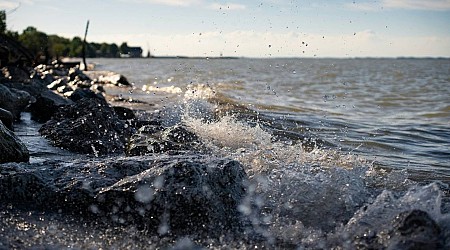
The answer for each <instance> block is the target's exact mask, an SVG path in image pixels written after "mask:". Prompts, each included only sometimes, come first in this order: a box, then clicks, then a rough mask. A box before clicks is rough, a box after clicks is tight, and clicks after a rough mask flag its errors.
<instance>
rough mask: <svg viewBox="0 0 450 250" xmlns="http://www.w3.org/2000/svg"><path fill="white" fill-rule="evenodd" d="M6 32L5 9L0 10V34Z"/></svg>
mask: <svg viewBox="0 0 450 250" xmlns="http://www.w3.org/2000/svg"><path fill="white" fill-rule="evenodd" d="M5 33H6V11H4V10H0V34H5Z"/></svg>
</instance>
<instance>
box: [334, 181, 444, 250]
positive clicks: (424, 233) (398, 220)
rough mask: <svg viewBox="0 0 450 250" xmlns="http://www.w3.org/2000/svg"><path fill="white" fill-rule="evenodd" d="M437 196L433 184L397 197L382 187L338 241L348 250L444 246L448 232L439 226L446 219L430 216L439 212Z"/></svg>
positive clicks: (434, 247) (347, 226) (437, 189)
mask: <svg viewBox="0 0 450 250" xmlns="http://www.w3.org/2000/svg"><path fill="white" fill-rule="evenodd" d="M441 196H442V193H441V191H440V188H439V186H438V185H437V184H436V183H432V184H429V185H427V186H423V187H420V186H417V187H412V188H410V190H408V192H406V193H405V194H404V196H403V197H399V198H397V197H395V196H394V195H393V194H392V192H390V191H386V190H385V191H383V192H382V193H381V194H380V195H378V197H377V198H376V200H375V201H374V202H373V203H371V204H370V205H365V206H363V207H362V208H360V209H359V210H358V211H357V212H356V213H355V215H354V217H353V218H351V219H350V220H349V222H348V223H347V225H345V227H344V230H342V233H343V234H342V235H343V236H344V238H343V239H342V242H351V245H352V246H351V247H350V246H347V248H352V249H353V248H354V249H444V247H443V246H444V245H445V244H446V243H445V240H444V239H445V238H446V237H447V238H448V235H447V236H445V233H444V231H445V230H442V229H441V228H448V226H447V225H448V219H447V221H446V220H445V219H444V220H441V221H437V220H435V219H434V218H439V214H441V207H440V205H441ZM417 201H421V202H417ZM433 216H434V218H433Z"/></svg>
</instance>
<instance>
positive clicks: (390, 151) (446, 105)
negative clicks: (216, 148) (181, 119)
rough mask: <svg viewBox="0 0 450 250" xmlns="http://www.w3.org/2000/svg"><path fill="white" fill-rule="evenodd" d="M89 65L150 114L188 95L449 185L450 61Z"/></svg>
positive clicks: (279, 129)
mask: <svg viewBox="0 0 450 250" xmlns="http://www.w3.org/2000/svg"><path fill="white" fill-rule="evenodd" d="M93 62H94V63H97V68H96V69H98V70H102V69H105V70H111V71H116V72H119V73H122V74H124V75H125V76H127V77H128V79H129V80H130V81H132V82H134V84H135V85H134V87H135V89H134V91H133V92H131V93H127V92H124V93H122V94H123V95H124V96H125V97H127V98H134V99H140V100H145V101H148V102H150V103H153V104H155V105H156V106H155V107H156V109H162V108H163V107H169V106H171V105H177V104H179V103H183V102H186V99H188V98H191V97H194V96H195V97H198V98H202V99H204V100H207V101H209V102H210V103H212V104H218V103H220V104H222V105H223V104H224V103H227V104H232V105H234V106H238V107H240V108H241V109H240V111H242V112H246V110H244V109H250V110H252V111H256V112H257V114H258V115H259V118H261V119H262V120H265V122H266V123H265V124H267V123H269V126H270V128H271V129H272V131H271V132H272V133H273V132H274V130H275V131H276V132H278V134H280V133H281V134H283V133H284V134H285V135H286V136H287V137H289V136H291V137H293V138H291V139H293V140H295V137H296V136H300V137H303V136H307V137H309V138H312V139H317V140H323V141H325V142H326V145H327V146H328V147H330V148H333V149H337V150H339V151H340V153H341V154H352V155H360V156H362V157H363V158H364V159H365V160H367V161H369V162H372V163H373V164H374V165H377V166H382V167H385V168H388V169H405V170H408V172H410V173H411V175H416V176H417V177H418V178H423V179H424V180H443V181H446V182H449V181H450V60H449V59H230V60H217V59H209V60H208V59H128V60H117V59H95V60H93ZM155 107H153V108H152V109H155ZM243 122H245V119H244V121H243ZM219 127H220V125H219ZM217 132H219V131H217ZM221 132H223V133H227V131H226V129H225V127H222V130H221Z"/></svg>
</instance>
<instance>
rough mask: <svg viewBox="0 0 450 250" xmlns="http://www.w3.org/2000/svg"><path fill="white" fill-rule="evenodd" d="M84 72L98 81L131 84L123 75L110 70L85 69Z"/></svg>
mask: <svg viewBox="0 0 450 250" xmlns="http://www.w3.org/2000/svg"><path fill="white" fill-rule="evenodd" d="M85 74H87V75H88V76H89V77H90V78H91V79H94V81H95V82H98V83H103V84H113V85H116V86H131V83H130V82H129V81H128V80H127V78H126V77H125V76H123V75H121V74H117V73H114V72H111V71H86V72H85Z"/></svg>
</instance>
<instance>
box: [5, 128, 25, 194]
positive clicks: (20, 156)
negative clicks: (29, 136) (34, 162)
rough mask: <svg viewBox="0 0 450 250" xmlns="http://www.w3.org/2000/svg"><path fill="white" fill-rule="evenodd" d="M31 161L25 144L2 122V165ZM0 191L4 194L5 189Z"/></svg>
mask: <svg viewBox="0 0 450 250" xmlns="http://www.w3.org/2000/svg"><path fill="white" fill-rule="evenodd" d="M29 159H30V154H29V152H28V149H27V147H26V146H25V144H24V143H23V142H22V141H20V140H19V138H17V136H16V135H15V134H14V133H13V132H12V131H11V130H9V129H8V128H6V126H5V125H3V123H2V122H0V163H5V162H27V161H28V160H29ZM0 176H1V175H0ZM0 190H2V192H4V191H3V189H0Z"/></svg>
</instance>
